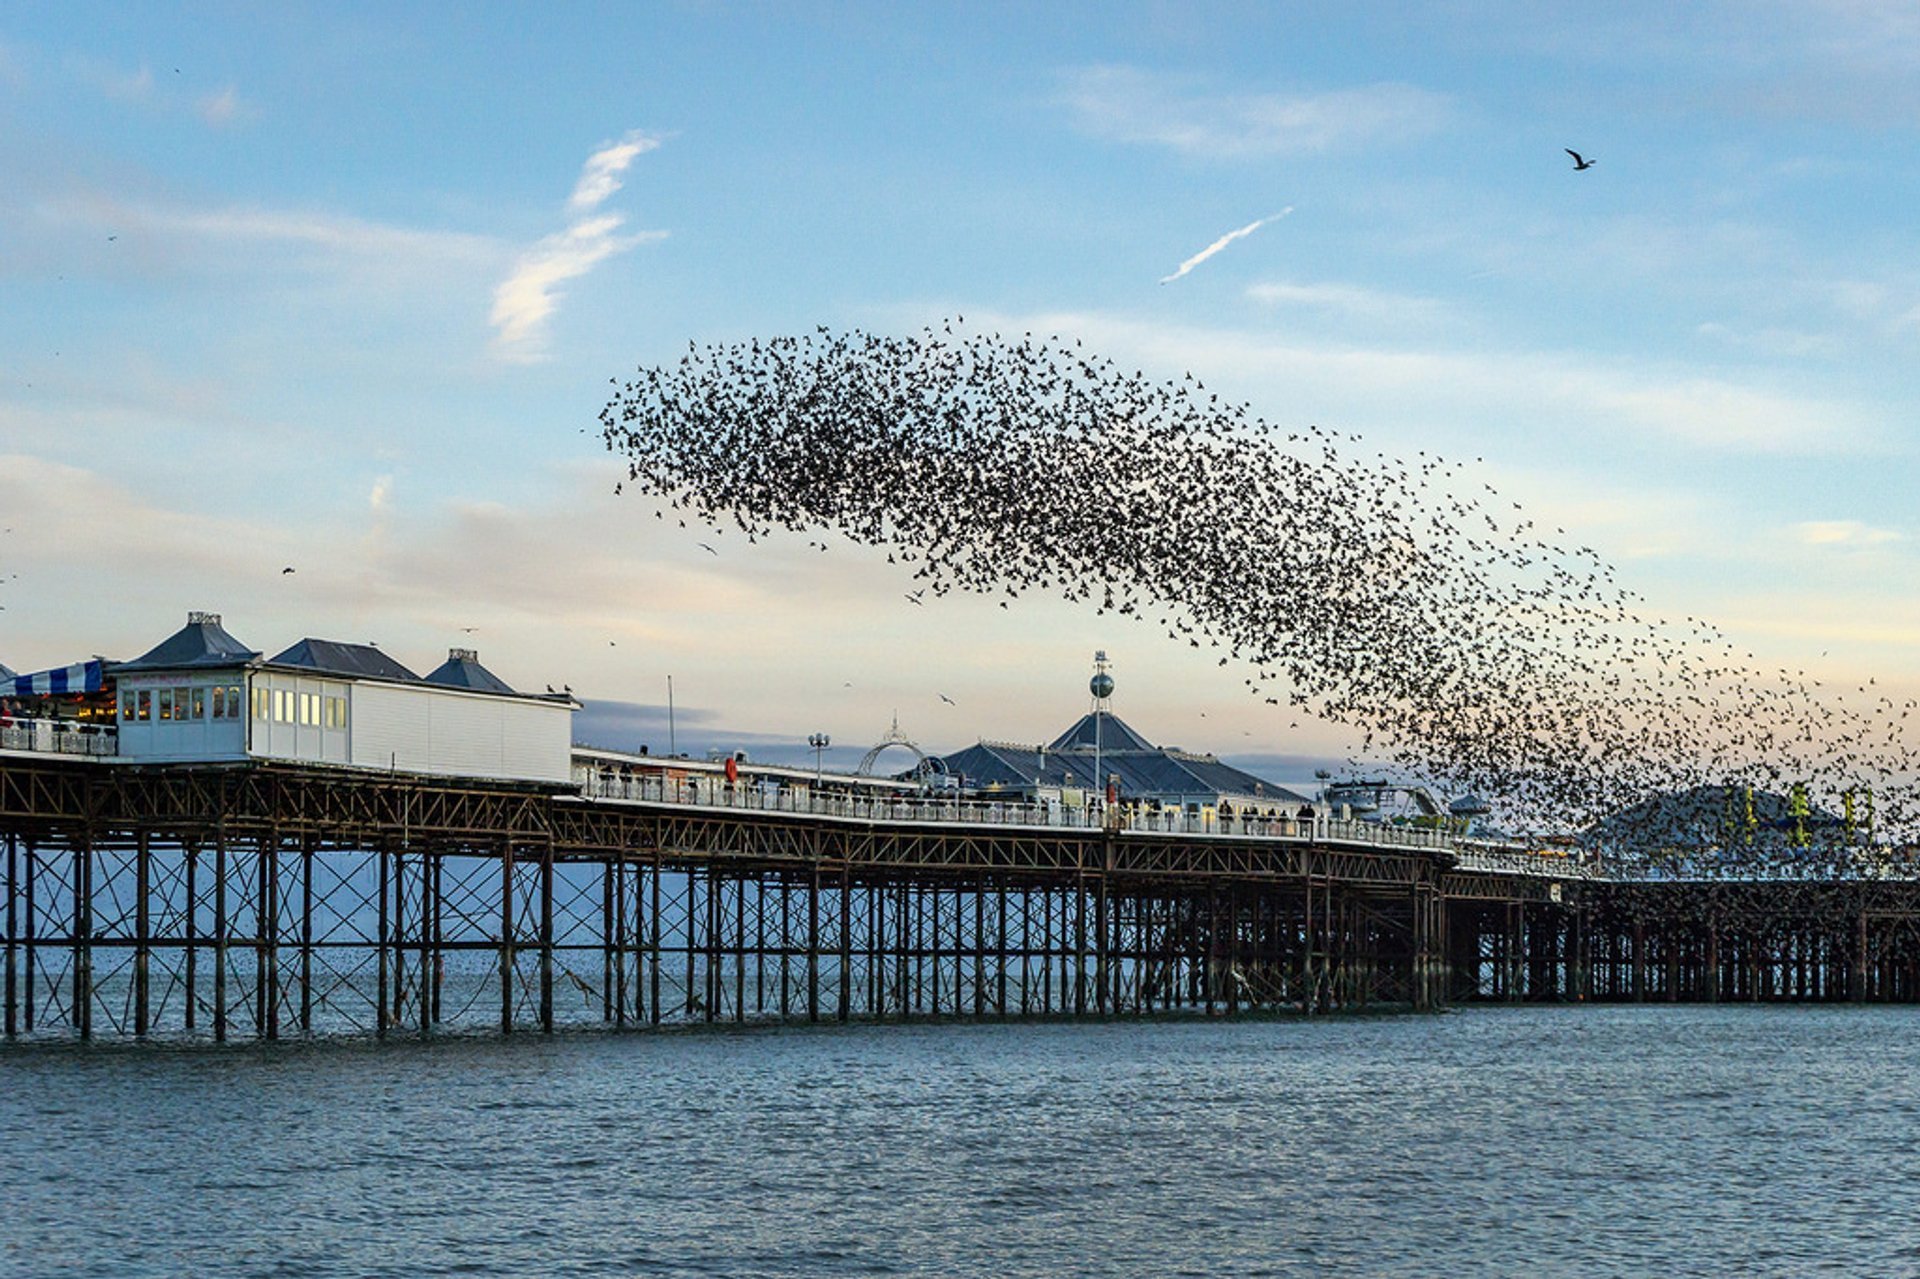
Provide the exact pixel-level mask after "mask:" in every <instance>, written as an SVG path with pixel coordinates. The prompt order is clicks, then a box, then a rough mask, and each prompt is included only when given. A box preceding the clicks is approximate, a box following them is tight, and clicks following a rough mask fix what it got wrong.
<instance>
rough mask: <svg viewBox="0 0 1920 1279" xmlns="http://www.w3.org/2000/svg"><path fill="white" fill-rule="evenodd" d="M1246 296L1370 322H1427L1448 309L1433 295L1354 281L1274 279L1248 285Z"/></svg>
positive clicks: (1268, 302) (1273, 303) (1281, 305)
mask: <svg viewBox="0 0 1920 1279" xmlns="http://www.w3.org/2000/svg"><path fill="white" fill-rule="evenodd" d="M1247 297H1249V298H1250V299H1252V300H1253V301H1255V302H1261V303H1265V304H1266V305H1268V306H1273V307H1306V308H1311V309H1314V310H1318V311H1331V312H1337V313H1339V314H1341V315H1346V316H1349V317H1351V318H1353V319H1356V320H1364V321H1368V322H1371V323H1380V322H1389V323H1399V324H1405V323H1419V324H1427V323H1431V322H1433V321H1435V320H1438V319H1439V318H1441V317H1442V316H1443V315H1444V314H1445V312H1446V308H1445V307H1444V306H1442V305H1441V303H1440V302H1439V301H1438V300H1436V299H1434V298H1428V297H1417V296H1415V295H1412V294H1407V293H1391V292H1385V291H1382V290H1379V289H1368V288H1362V287H1360V286H1358V285H1352V284H1329V283H1320V284H1296V283H1293V282H1290V281H1284V280H1283V281H1271V282H1267V283H1262V284H1252V285H1248V286H1247Z"/></svg>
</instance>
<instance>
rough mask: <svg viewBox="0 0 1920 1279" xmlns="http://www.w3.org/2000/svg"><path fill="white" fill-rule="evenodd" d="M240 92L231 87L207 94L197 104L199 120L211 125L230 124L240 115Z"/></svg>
mask: <svg viewBox="0 0 1920 1279" xmlns="http://www.w3.org/2000/svg"><path fill="white" fill-rule="evenodd" d="M240 109H241V108H240V92H239V90H237V89H235V88H234V87H233V86H232V85H228V86H227V87H226V88H224V89H222V90H220V92H218V93H209V94H207V95H206V96H205V97H203V98H201V99H200V101H199V104H198V110H199V112H200V118H201V119H202V120H205V121H206V122H207V123H208V124H211V125H222V124H231V123H233V121H234V120H235V119H236V118H237V117H238V116H239V115H240Z"/></svg>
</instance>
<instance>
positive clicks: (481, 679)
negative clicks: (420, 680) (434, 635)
mask: <svg viewBox="0 0 1920 1279" xmlns="http://www.w3.org/2000/svg"><path fill="white" fill-rule="evenodd" d="M427 683H429V684H445V685H447V686H448V687H449V688H470V689H472V690H473V691H475V692H477V693H512V692H513V688H512V686H511V685H509V684H508V683H507V682H506V681H505V680H503V679H501V678H500V677H499V676H498V675H495V674H494V673H493V672H492V671H490V670H488V669H487V668H486V667H484V666H482V665H480V655H479V654H478V653H476V652H474V651H473V650H472V649H470V648H455V649H449V650H448V651H447V660H446V661H444V662H442V663H440V665H439V666H437V667H435V668H434V671H433V673H432V674H431V675H429V676H427Z"/></svg>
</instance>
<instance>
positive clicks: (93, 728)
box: [0, 719, 119, 755]
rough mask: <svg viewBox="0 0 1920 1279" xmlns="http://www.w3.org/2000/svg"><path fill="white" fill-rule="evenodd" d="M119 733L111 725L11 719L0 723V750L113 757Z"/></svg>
mask: <svg viewBox="0 0 1920 1279" xmlns="http://www.w3.org/2000/svg"><path fill="white" fill-rule="evenodd" d="M118 743H119V734H118V732H117V731H116V730H115V728H114V727H113V725H111V724H80V723H75V722H73V721H70V720H54V719H12V720H6V721H4V722H0V750H5V751H36V752H40V753H43V754H52V755H112V754H115V753H116V752H117V751H118V749H119V745H118Z"/></svg>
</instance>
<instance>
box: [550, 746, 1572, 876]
mask: <svg viewBox="0 0 1920 1279" xmlns="http://www.w3.org/2000/svg"><path fill="white" fill-rule="evenodd" d="M575 781H576V782H577V783H578V785H579V787H580V793H581V795H582V796H583V797H585V798H587V799H596V800H600V799H605V800H616V801H625V802H631V803H651V804H678V805H685V806H688V807H694V808H711V809H731V810H744V811H748V812H766V813H792V814H796V815H806V816H814V817H836V818H848V819H853V820H858V821H884V822H939V823H947V824H955V823H958V824H966V825H980V826H1023V827H1042V828H1047V829H1053V830H1100V829H1102V828H1104V829H1107V830H1110V831H1113V832H1114V833H1116V834H1129V833H1133V834H1153V835H1213V836H1225V837H1232V838H1240V839H1247V838H1252V839H1273V840H1287V841H1295V842H1312V843H1321V844H1326V843H1334V844H1358V845H1362V846H1364V847H1368V848H1390V849H1425V850H1431V851H1448V852H1451V851H1452V850H1454V848H1455V846H1456V841H1455V839H1454V837H1453V835H1452V834H1451V833H1449V832H1447V831H1444V830H1440V829H1437V828H1432V827H1418V826H1388V825H1384V824H1381V823H1377V822H1362V821H1353V820H1343V819H1341V818H1337V817H1332V816H1328V815H1326V814H1324V813H1321V814H1317V815H1315V816H1314V817H1312V818H1310V819H1309V818H1303V817H1298V816H1293V817H1264V816H1258V815H1254V814H1241V813H1228V814H1226V815H1224V816H1223V815H1221V814H1220V813H1219V812H1218V811H1217V810H1204V811H1202V812H1198V813H1194V812H1188V811H1186V810H1184V809H1172V808H1168V809H1145V808H1135V807H1129V806H1118V807H1113V808H1105V807H1103V806H1100V805H1098V804H1097V803H1096V804H1094V805H1090V806H1085V807H1083V806H1081V805H1076V804H1064V803H1058V802H1053V803H1041V802H1035V801H1030V800H1016V801H1008V800H980V799H961V798H959V797H943V796H913V797H893V796H878V795H876V796H866V795H849V794H844V793H840V792H834V791H815V790H813V789H812V788H809V787H793V786H779V787H774V786H762V785H759V784H756V783H753V782H748V781H738V782H731V783H729V782H726V781H724V780H722V779H720V778H717V777H716V778H697V777H686V778H668V777H662V776H658V775H645V774H642V775H638V776H634V775H624V774H623V775H609V774H606V773H602V772H599V771H597V770H584V769H583V770H577V771H576V773H575ZM1517 864H1519V863H1517ZM1553 869H1554V870H1555V871H1558V869H1559V868H1558V867H1557V866H1556V867H1554V868H1553Z"/></svg>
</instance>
